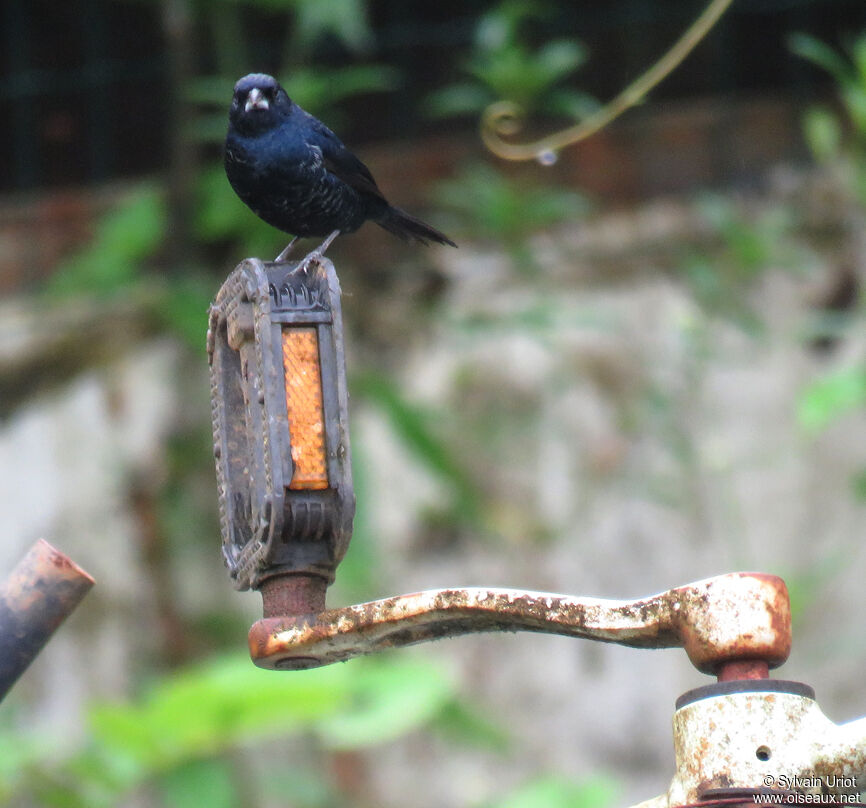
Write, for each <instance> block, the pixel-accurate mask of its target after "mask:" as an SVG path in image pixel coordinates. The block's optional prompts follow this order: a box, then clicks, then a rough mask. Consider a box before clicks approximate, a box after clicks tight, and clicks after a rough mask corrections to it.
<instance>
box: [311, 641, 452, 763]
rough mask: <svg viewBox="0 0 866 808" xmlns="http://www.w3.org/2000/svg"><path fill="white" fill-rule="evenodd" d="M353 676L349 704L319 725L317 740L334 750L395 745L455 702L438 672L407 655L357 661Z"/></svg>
mask: <svg viewBox="0 0 866 808" xmlns="http://www.w3.org/2000/svg"><path fill="white" fill-rule="evenodd" d="M351 672H352V679H353V688H352V694H351V696H350V697H349V699H348V700H347V703H346V704H345V705H344V706H343V708H342V709H341V710H340V711H339V712H335V713H333V714H332V715H330V716H328V717H326V718H324V719H323V720H322V721H320V722H318V724H317V725H316V734H317V735H318V736H319V737H320V738H321V739H322V741H323V742H324V743H325V744H326V745H327V746H329V747H331V748H332V749H357V748H361V747H367V746H372V745H375V744H380V743H385V742H386V741H391V740H393V739H394V738H397V737H399V736H401V735H404V734H406V733H407V732H410V731H411V730H414V729H417V728H419V727H421V726H423V725H425V724H427V723H428V722H430V721H431V720H432V719H433V718H434V717H435V716H436V714H437V713H438V712H439V711H441V710H442V709H443V707H444V705H445V704H447V703H448V702H449V701H450V700H451V699H452V698H453V696H454V688H453V685H452V683H451V681H450V680H449V679H448V677H446V676H445V675H444V673H443V672H442V671H441V670H440V669H439V668H438V667H437V666H435V665H432V664H431V663H430V662H428V661H418V660H413V659H411V658H407V657H406V656H405V655H401V656H399V657H393V658H385V659H383V658H381V657H380V658H366V659H363V660H357V661H356V662H354V663H353V666H352V671H351Z"/></svg>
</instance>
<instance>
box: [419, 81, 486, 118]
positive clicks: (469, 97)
mask: <svg viewBox="0 0 866 808" xmlns="http://www.w3.org/2000/svg"><path fill="white" fill-rule="evenodd" d="M492 100H493V96H492V95H491V94H490V92H489V91H488V90H485V89H484V88H483V87H480V86H479V85H477V84H468V83H465V84H452V85H451V86H450V87H444V88H443V89H441V90H438V91H436V92H435V93H431V94H430V95H428V96H427V98H426V99H425V101H424V107H425V111H426V112H427V114H428V115H429V116H431V117H433V118H450V117H456V116H459V115H469V114H475V113H479V112H481V111H482V110H483V109H484V107H486V106H487V105H488V104H489V103H490V102H491V101H492Z"/></svg>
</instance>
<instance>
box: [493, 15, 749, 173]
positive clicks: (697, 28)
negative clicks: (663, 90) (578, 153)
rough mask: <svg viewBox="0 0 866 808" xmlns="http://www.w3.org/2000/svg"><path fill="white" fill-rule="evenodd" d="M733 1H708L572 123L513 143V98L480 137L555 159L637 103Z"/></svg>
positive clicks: (504, 153)
mask: <svg viewBox="0 0 866 808" xmlns="http://www.w3.org/2000/svg"><path fill="white" fill-rule="evenodd" d="M732 2H733V0H711V2H710V3H709V5H707V7H706V8H705V9H704V10H703V12H701V14H700V16H699V17H698V18H697V19H696V20H695V21H694V22H693V23H692V24H691V25H690V26H689V28H688V29H687V30H686V32H685V33H684V34H683V35H682V36H681V37H680V38H679V39H678V40H677V41H676V42H675V43H674V44H673V46H672V47H671V49H670V50H669V51H668V52H667V53H666V54H665V55H664V56H662V58H661V59H659V61H657V62H656V63H655V64H654V65H653V66H652V67H651V68H650V69H649V70H647V71H646V72H645V73H643V74H642V75H640V76H639V77H638V78H637V79H635V81H633V82H632V83H631V84H629V85H628V87H626V88H625V89H624V90H623V91H622V92H621V93H620V94H619V95H617V96H616V97H615V98H614V99H613V100H612V101H609V102H608V103H607V104H605V105H604V106H603V107H602V108H601V109H599V110H598V111H597V112H595V113H593V114H592V115H590V116H589V117H588V118H585V119H584V120H582V121H580V122H579V123H577V124H575V125H574V126H570V127H568V128H567V129H563V130H561V131H559V132H554V133H553V134H552V135H547V136H546V137H543V138H541V139H539V140H535V141H533V142H531V143H514V142H511V141H508V140H506V139H505V138H508V137H512V136H514V135H516V134H518V133H519V132H520V130H521V129H522V127H523V123H524V115H523V110H522V109H521V107H520V106H518V105H517V104H515V103H514V102H512V101H497V102H495V103H493V104H491V105H490V106H488V107H487V109H485V110H484V114H483V115H482V117H481V138H482V139H483V141H484V143H485V145H486V146H487V148H488V149H490V151H492V152H493V153H494V154H496V155H497V156H499V157H502V158H504V159H506V160H538V161H539V162H540V163H541V164H542V165H552V164H553V163H555V162H556V154H557V152H559V151H560V150H561V149H564V148H565V147H566V146H573V145H574V144H575V143H579V142H580V141H581V140H585V139H586V138H588V137H589V136H590V135H594V134H595V133H596V132H598V131H599V130H600V129H603V128H604V127H605V126H607V125H608V124H609V123H610V122H611V121H613V120H614V119H615V118H618V117H619V116H620V115H622V113H623V112H625V111H626V110H627V109H631V107H633V106H635V105H636V104H639V103H640V102H641V101H642V100H643V99H644V98H645V97H646V95H647V93H649V92H650V90H652V89H653V88H654V87H655V86H656V85H657V84H658V83H659V82H660V81H662V79H664V78H665V77H666V76H667V75H668V74H670V73H671V72H672V71H673V70H674V69H675V68H676V67H677V66H678V65H679V64H680V63H681V62H682V61H683V59H685V58H686V56H688V55H689V53H691V51H692V50H694V48H695V46H696V45H697V44H698V43H699V42H700V41H701V40H702V39H703V38H704V37H705V36H706V35H707V33H708V32H709V31H710V29H711V28H712V27H713V26H714V25H715V24H716V22H718V20H719V17H721V16H722V14H724V13H725V11H727V9H728V6H730V5H731V3H732Z"/></svg>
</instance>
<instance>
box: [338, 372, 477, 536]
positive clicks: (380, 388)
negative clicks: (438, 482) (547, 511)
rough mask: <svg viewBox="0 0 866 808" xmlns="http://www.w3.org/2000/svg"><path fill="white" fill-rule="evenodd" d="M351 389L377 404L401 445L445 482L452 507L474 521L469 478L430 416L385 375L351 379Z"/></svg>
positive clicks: (473, 490)
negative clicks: (448, 486)
mask: <svg viewBox="0 0 866 808" xmlns="http://www.w3.org/2000/svg"><path fill="white" fill-rule="evenodd" d="M353 387H354V388H355V389H356V390H357V391H358V392H359V393H360V394H361V395H364V396H366V397H367V398H368V399H370V400H371V401H373V402H374V403H376V404H377V405H378V406H379V407H380V408H381V410H382V411H383V412H384V413H385V414H386V415H387V416H388V419H389V421H390V423H391V426H392V427H393V428H394V430H395V431H396V432H397V435H398V436H399V437H400V438H401V439H402V441H403V443H404V445H405V446H406V448H407V449H409V450H410V451H411V452H412V453H413V454H414V455H415V457H416V458H417V459H418V460H420V461H421V462H422V463H423V464H424V465H425V466H426V467H427V468H428V469H430V470H431V471H432V472H434V473H435V474H436V475H437V476H439V477H440V478H441V479H442V480H444V481H445V482H446V483H448V484H449V485H450V487H451V489H452V492H453V496H454V502H455V507H456V508H457V510H458V511H459V512H460V514H461V515H462V517H463V518H464V519H467V520H474V519H476V518H477V514H478V511H479V507H480V504H479V493H478V491H477V487H476V486H475V484H474V483H473V481H472V480H471V479H470V477H469V475H468V474H467V473H466V471H465V470H464V469H463V467H462V465H461V464H460V463H459V462H458V461H457V459H456V457H455V456H454V454H453V453H452V452H451V450H450V449H449V447H448V445H447V444H446V442H445V441H444V440H442V439H440V438H439V437H437V436H436V434H435V433H434V431H433V429H432V428H431V426H430V422H429V417H428V416H427V415H426V414H425V413H424V412H423V411H422V410H421V408H419V407H417V406H414V405H412V404H411V403H410V402H409V401H408V400H407V399H406V398H405V396H404V395H403V394H402V392H401V391H400V389H399V388H398V387H397V385H395V384H394V383H393V382H392V381H391V380H390V379H389V378H388V377H387V376H385V375H383V374H376V373H372V372H369V373H365V374H363V375H360V376H356V377H354V378H353Z"/></svg>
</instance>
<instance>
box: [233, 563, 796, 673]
mask: <svg viewBox="0 0 866 808" xmlns="http://www.w3.org/2000/svg"><path fill="white" fill-rule="evenodd" d="M296 614H297V612H288V613H284V614H283V616H279V615H275V614H274V612H273V610H270V614H269V615H266V617H265V619H263V620H260V621H259V622H257V623H256V624H255V625H253V627H252V629H251V630H250V635H249V642H250V653H251V655H252V658H253V660H254V661H255V663H256V664H257V665H259V666H261V667H269V668H272V667H277V666H279V667H280V668H282V669H290V668H291V667H292V658H293V657H301V658H303V665H304V667H310V666H311V660H312V661H314V664H316V665H327V664H330V663H332V662H338V661H342V660H345V659H350V658H351V657H354V656H359V655H363V654H369V653H373V652H375V651H378V650H380V649H383V648H390V647H395V646H403V645H410V644H413V643H417V642H423V641H425V640H433V639H439V638H442V637H453V636H457V635H460V634H466V633H471V632H480V631H519V630H522V631H535V632H543V633H551V634H562V635H566V636H571V637H582V638H585V639H592V640H598V641H601V642H613V643H618V644H620V645H627V646H631V647H636V648H672V647H682V648H685V650H686V652H687V653H688V655H689V658H690V659H691V661H692V662H693V663H694V664H695V665H696V666H697V667H698V668H699V669H700V670H702V671H704V672H705V673H717V672H718V671H719V670H722V669H724V666H725V665H727V664H730V663H732V662H738V661H743V662H747V663H748V665H747V666H746V668H745V669H746V670H749V671H751V672H752V673H755V672H760V671H761V670H763V668H762V667H760V666H756V661H758V662H760V663H763V665H764V666H766V667H767V668H769V667H776V666H778V665H780V664H781V663H782V662H784V660H785V659H786V658H787V656H788V653H789V651H790V644H791V634H790V609H789V606H788V594H787V589H786V588H785V584H784V581H782V580H781V579H780V578H776V577H775V576H770V575H763V574H757V573H756V574H752V573H731V574H729V575H722V576H719V577H717V578H709V579H707V580H704V581H698V582H696V583H692V584H688V585H686V586H682V587H678V588H676V589H672V590H669V591H667V592H663V593H661V594H658V595H653V596H651V597H649V598H644V599H641V600H633V601H619V600H602V599H598V598H582V597H572V596H568V595H557V594H549V593H539V592H527V591H523V590H516V589H482V588H469V589H438V590H430V591H426V592H418V593H414V594H410V595H401V596H398V597H393V598H387V599H385V600H378V601H372V602H370V603H363V604H359V605H356V606H348V607H345V608H342V609H331V610H326V611H322V612H320V613H318V614H316V615H315V616H306V617H296V616H293V615H296ZM729 670H734V669H729Z"/></svg>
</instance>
